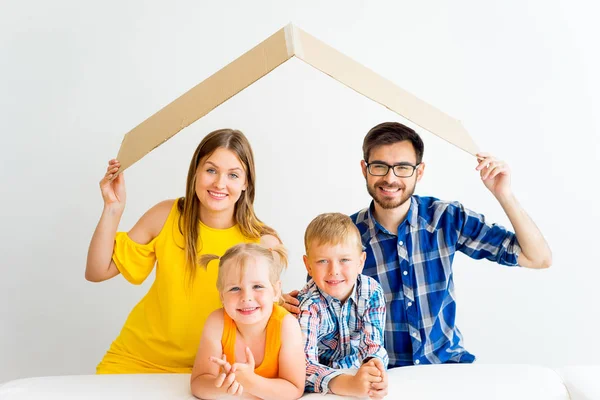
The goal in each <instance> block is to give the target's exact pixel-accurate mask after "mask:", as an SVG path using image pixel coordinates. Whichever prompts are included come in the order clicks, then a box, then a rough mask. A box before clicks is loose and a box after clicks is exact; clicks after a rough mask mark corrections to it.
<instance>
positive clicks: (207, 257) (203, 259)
mask: <svg viewBox="0 0 600 400" xmlns="http://www.w3.org/2000/svg"><path fill="white" fill-rule="evenodd" d="M218 259H220V257H219V256H216V255H214V254H203V255H201V256H200V258H199V259H198V265H200V266H201V267H202V268H204V269H206V268H207V267H208V263H209V262H211V261H212V260H218Z"/></svg>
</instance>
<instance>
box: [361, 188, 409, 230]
mask: <svg viewBox="0 0 600 400" xmlns="http://www.w3.org/2000/svg"><path fill="white" fill-rule="evenodd" d="M418 215H419V203H418V202H417V200H416V199H415V197H414V196H411V197H410V207H409V208H408V214H407V215H406V219H405V220H404V221H406V223H408V224H409V225H410V226H411V228H415V227H417V226H418V221H419V217H418ZM364 221H365V222H366V223H367V225H368V227H369V229H368V233H369V235H370V237H371V238H375V237H376V236H377V232H382V233H385V234H386V235H393V236H397V235H396V234H394V233H391V232H390V231H388V230H387V229H385V228H384V227H383V225H381V224H380V223H379V221H377V219H376V218H375V201H374V200H371V204H370V205H369V208H368V209H367V212H366V213H365V215H364ZM404 221H403V222H402V223H404ZM402 223H401V224H402Z"/></svg>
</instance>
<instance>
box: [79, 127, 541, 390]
mask: <svg viewBox="0 0 600 400" xmlns="http://www.w3.org/2000/svg"><path fill="white" fill-rule="evenodd" d="M423 152H424V145H423V141H422V140H421V138H420V137H419V135H418V134H417V133H416V132H415V131H414V130H413V129H411V128H409V127H407V126H405V125H403V124H400V123H397V122H385V123H382V124H379V125H377V126H375V127H374V128H372V129H371V130H370V131H369V132H368V133H367V135H366V136H365V138H364V141H363V160H362V161H361V168H362V173H363V176H364V178H365V182H366V186H367V190H368V192H369V194H370V195H371V197H372V198H373V201H372V202H371V204H370V205H368V207H366V208H365V209H363V210H361V211H359V212H357V213H356V214H354V215H352V216H347V215H344V214H341V213H327V214H321V215H318V216H316V217H315V218H314V219H313V220H312V221H311V222H310V224H309V225H308V227H307V228H306V231H305V234H304V245H305V255H304V257H303V261H304V265H305V266H306V270H307V272H308V277H309V280H308V281H307V283H306V285H305V286H304V287H303V288H298V289H299V290H294V291H292V292H291V293H287V294H283V293H282V289H281V280H280V274H281V272H282V271H283V270H284V269H285V268H286V267H287V265H288V258H287V253H286V250H285V247H284V246H283V244H282V242H281V240H280V238H279V236H278V235H277V231H276V230H274V229H273V228H271V227H269V226H267V225H266V224H264V223H263V222H262V221H261V220H260V219H259V218H258V217H257V216H256V214H255V213H254V208H253V203H254V195H255V187H254V182H255V166H254V157H253V153H252V148H251V147H250V144H249V142H248V140H247V139H246V137H245V136H244V135H243V134H242V132H240V131H238V130H232V129H221V130H217V131H214V132H212V133H210V134H208V135H207V136H206V137H205V138H204V139H203V140H202V141H201V143H200V144H199V146H198V147H197V149H196V151H195V152H194V155H193V157H192V160H191V162H190V167H189V171H188V176H187V182H186V193H185V197H181V198H179V199H175V200H166V201H163V202H161V203H158V204H157V205H155V206H154V207H152V208H151V209H150V210H148V211H147V212H146V213H145V214H144V215H143V216H142V217H141V218H140V219H139V221H137V223H136V224H135V225H134V226H133V228H131V230H130V231H129V232H117V227H118V225H119V221H120V219H121V216H122V214H123V211H124V209H125V203H126V190H125V181H124V177H123V174H119V175H117V176H116V177H115V174H116V172H117V171H118V169H119V167H120V164H119V161H118V160H111V161H109V163H108V168H107V170H106V174H105V175H104V177H103V178H102V180H101V181H100V189H101V192H102V197H103V200H104V208H103V211H102V215H101V217H100V221H99V222H98V225H97V227H96V230H95V231H94V234H93V236H92V240H91V243H90V247H89V251H88V258H87V265H86V271H85V276H86V279H87V280H89V281H93V282H101V281H104V280H107V279H110V278H112V277H114V276H116V275H118V274H121V275H123V277H124V278H125V279H127V280H128V281H129V282H131V283H133V284H141V283H142V282H143V281H144V280H145V279H146V278H147V277H148V275H149V274H150V273H151V272H152V271H153V269H154V267H155V266H156V277H155V280H154V283H153V284H152V286H151V287H150V289H149V291H148V293H147V294H146V295H145V296H144V297H143V298H142V300H141V301H140V302H139V303H138V304H137V305H136V306H135V307H134V308H133V310H132V311H131V313H130V314H129V316H128V318H127V321H126V322H125V325H124V326H123V329H122V330H121V332H120V334H119V336H118V337H117V338H116V339H115V340H114V342H113V343H112V344H111V346H110V348H109V350H108V351H107V353H106V355H105V356H104V358H103V359H102V361H101V362H100V364H98V366H97V373H99V374H116V373H190V372H191V382H190V384H191V392H192V393H193V394H194V395H195V396H196V397H199V398H203V399H214V398H219V397H221V396H226V395H235V396H243V397H244V398H260V399H297V398H299V397H301V396H302V395H303V393H304V392H305V391H306V392H315V393H333V394H339V395H348V396H357V397H369V398H374V399H380V398H383V397H385V395H386V394H387V391H388V377H387V372H386V371H387V369H388V368H394V367H401V366H407V365H418V364H437V363H470V362H473V361H474V360H475V356H474V355H473V354H471V353H469V352H468V351H467V350H466V349H465V348H464V347H463V339H462V335H461V332H460V330H459V329H458V327H457V326H456V324H455V316H456V303H455V296H454V283H453V274H452V263H453V259H454V254H455V253H456V252H457V251H460V252H462V253H464V254H466V255H468V256H469V257H472V258H474V259H482V258H486V259H488V260H491V261H494V262H497V263H499V264H502V265H508V266H522V267H527V268H547V267H549V266H550V265H551V262H552V255H551V251H550V248H549V246H548V244H547V243H546V241H545V239H544V237H543V235H542V233H541V232H540V231H539V229H538V228H537V227H536V225H535V223H534V222H533V221H532V219H531V218H530V217H529V216H528V215H527V213H526V212H525V210H524V209H523V208H522V207H521V206H520V204H519V203H518V201H517V199H516V197H515V196H514V194H513V192H512V189H511V185H510V177H511V173H510V170H509V167H508V165H507V164H506V163H504V162H502V161H500V160H497V159H496V158H495V157H493V156H492V155H490V154H487V153H480V154H477V165H476V170H477V171H479V174H480V177H481V180H482V182H483V184H484V185H485V186H486V187H487V189H489V191H490V192H491V193H492V195H493V196H494V197H495V198H496V199H497V201H498V202H499V204H500V206H501V207H502V208H503V210H504V212H505V213H506V215H507V217H508V219H509V220H510V222H511V225H512V227H513V229H514V232H512V231H508V230H506V229H505V228H503V227H502V226H500V225H496V224H490V223H489V222H487V221H486V219H485V217H484V216H483V215H482V214H478V213H476V212H473V211H471V210H469V209H467V208H465V207H464V206H463V205H462V204H461V203H459V202H449V201H442V200H439V199H436V198H433V197H424V196H418V195H415V194H414V191H415V188H416V185H417V182H419V181H420V180H421V179H422V178H423V174H424V172H425V163H424V162H423Z"/></svg>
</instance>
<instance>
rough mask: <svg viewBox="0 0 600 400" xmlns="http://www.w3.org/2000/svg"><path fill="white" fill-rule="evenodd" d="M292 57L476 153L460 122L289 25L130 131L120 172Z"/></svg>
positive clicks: (121, 157)
mask: <svg viewBox="0 0 600 400" xmlns="http://www.w3.org/2000/svg"><path fill="white" fill-rule="evenodd" d="M294 56H295V57H297V58H299V59H301V60H303V61H304V62H306V63H307V64H308V65H310V66H312V67H314V68H316V69H318V70H319V71H322V72H324V73H325V74H327V75H329V76H331V77H332V78H333V79H335V80H337V81H339V82H341V83H342V84H344V85H346V86H348V87H349V88H351V89H353V90H355V91H356V92H358V93H360V94H362V95H364V96H366V97H368V98H369V99H371V100H373V101H375V102H377V103H379V104H381V105H383V106H385V107H387V108H388V109H390V110H392V111H394V112H395V113H397V114H399V115H401V116H403V117H404V118H406V119H408V120H409V121H412V122H413V123H415V124H417V125H419V126H420V127H422V128H424V129H426V130H428V131H429V132H431V133H433V134H434V135H437V136H439V137H441V138H442V139H444V140H446V141H448V142H449V143H452V144H453V145H455V146H457V147H459V148H461V149H463V150H465V151H467V152H469V153H471V154H473V155H475V153H476V152H477V151H478V150H477V146H476V145H475V143H474V142H473V140H472V139H471V137H470V136H469V134H468V133H467V131H466V130H465V129H464V127H463V126H462V124H461V123H460V121H458V120H456V119H454V118H452V117H450V116H449V115H447V114H445V113H443V112H442V111H440V110H438V109H437V108H435V107H433V106H431V105H429V104H427V103H426V102H424V101H422V100H420V99H418V98H417V97H415V96H414V95H412V94H410V93H408V92H406V91H405V90H403V89H401V88H399V87H398V86H396V85H395V84H394V83H392V82H390V81H389V80H387V79H385V78H383V77H381V76H380V75H378V74H377V73H375V72H373V71H371V70H370V69H368V68H366V67H364V66H363V65H361V64H359V63H358V62H356V61H354V60H352V59H351V58H349V57H347V56H345V55H344V54H342V53H340V52H339V51H337V50H335V49H334V48H332V47H330V46H328V45H327V44H325V43H323V42H321V41H319V40H318V39H316V38H314V37H313V36H311V35H309V34H308V33H306V32H304V31H302V30H301V29H299V28H297V27H295V26H294V25H292V24H289V25H287V26H286V27H284V28H282V29H280V30H279V31H277V32H276V33H275V34H273V35H272V36H270V37H269V38H267V39H266V40H265V41H263V42H262V43H260V44H259V45H257V46H256V47H254V48H253V49H252V50H250V51H248V52H247V53H245V54H243V55H242V56H240V57H239V58H237V59H236V60H235V61H233V62H231V63H230V64H228V65H227V66H225V67H224V68H222V69H221V70H219V71H217V72H216V73H214V74H213V75H212V76H210V77H209V78H207V79H205V80H204V81H202V82H200V83H199V84H198V85H196V86H195V87H193V88H192V89H190V90H189V91H187V92H186V93H184V94H183V95H182V96H180V97H179V98H178V99H176V100H175V101H173V102H172V103H170V104H168V105H167V106H166V107H164V108H163V109H161V110H160V111H158V112H157V113H156V114H154V115H152V116H151V117H150V118H148V119H146V120H145V121H144V122H142V123H141V124H139V125H138V126H136V127H135V128H133V129H132V130H131V131H129V132H128V133H127V134H126V135H125V137H124V138H123V142H122V143H121V148H120V149H119V154H118V155H117V159H118V160H119V161H120V162H121V170H120V171H119V172H121V171H123V170H125V169H126V168H128V167H129V166H131V165H132V164H133V163H135V162H136V161H138V160H139V159H141V158H142V157H144V156H145V155H146V154H148V153H149V152H150V151H152V150H153V149H155V148H156V147H158V146H160V145H161V144H162V143H164V142H165V141H166V140H167V139H169V138H171V137H172V136H173V135H175V134H176V133H177V132H179V131H180V130H182V129H183V128H185V127H186V126H188V125H190V124H192V123H194V122H195V121H197V120H198V119H200V118H202V117H203V116H205V115H206V114H208V113H209V112H210V111H211V110H213V109H215V108H216V107H217V106H219V105H220V104H222V103H224V102H225V101H227V100H228V99H229V98H231V97H233V96H235V95H236V94H237V93H239V92H241V91H242V90H243V89H245V88H246V87H248V86H250V85H251V84H252V83H254V82H256V81H257V80H258V79H260V78H262V77H263V76H265V75H267V74H268V73H269V72H271V71H272V70H274V69H275V68H277V67H278V66H279V65H281V64H283V63H284V62H286V61H287V60H289V59H290V58H291V57H294Z"/></svg>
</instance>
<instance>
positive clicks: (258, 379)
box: [244, 314, 305, 400]
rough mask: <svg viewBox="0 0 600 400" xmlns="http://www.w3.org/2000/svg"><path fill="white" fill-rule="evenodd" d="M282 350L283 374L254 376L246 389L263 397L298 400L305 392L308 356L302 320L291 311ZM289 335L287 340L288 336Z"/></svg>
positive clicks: (280, 364) (280, 353) (283, 325)
mask: <svg viewBox="0 0 600 400" xmlns="http://www.w3.org/2000/svg"><path fill="white" fill-rule="evenodd" d="M281 338H282V339H283V340H281V348H280V349H279V377H278V378H270V379H269V378H264V377H262V376H259V375H253V378H252V381H251V382H248V383H247V384H246V385H245V386H244V392H246V393H250V394H252V395H254V396H256V397H258V398H261V399H265V400H267V399H294V400H295V399H298V398H300V397H301V396H302V394H303V393H304V377H305V359H304V348H303V342H302V334H301V332H300V327H299V326H298V321H297V320H296V318H294V317H293V316H292V315H291V314H288V315H286V316H285V318H284V319H283V323H282V326H281ZM284 338H285V339H284Z"/></svg>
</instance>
